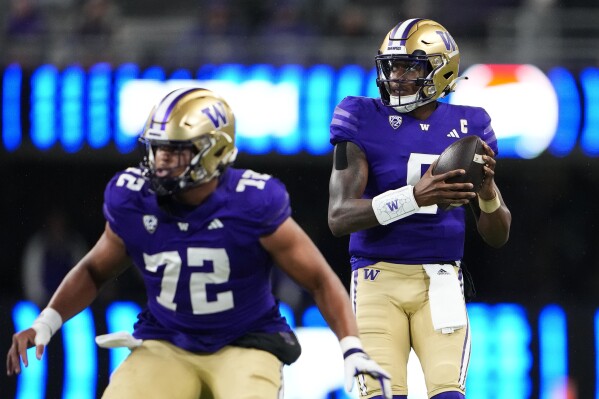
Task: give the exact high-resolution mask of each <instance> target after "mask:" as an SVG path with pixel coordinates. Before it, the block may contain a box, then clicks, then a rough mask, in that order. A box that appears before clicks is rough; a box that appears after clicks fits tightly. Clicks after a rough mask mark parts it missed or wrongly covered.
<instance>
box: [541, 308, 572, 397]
mask: <svg viewBox="0 0 599 399" xmlns="http://www.w3.org/2000/svg"><path fill="white" fill-rule="evenodd" d="M539 346H540V348H539V377H540V382H539V384H540V389H539V391H540V396H539V398H540V399H555V398H561V397H562V396H556V394H557V395H559V392H561V391H562V390H563V389H564V387H565V383H566V382H567V378H568V344H567V328H566V314H565V313H564V310H563V309H562V308H561V307H559V306H557V305H549V306H547V307H545V308H544V309H543V310H542V311H541V314H540V315H539ZM563 397H564V398H565V396H563Z"/></svg>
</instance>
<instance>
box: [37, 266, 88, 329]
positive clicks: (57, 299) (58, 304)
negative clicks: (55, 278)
mask: <svg viewBox="0 0 599 399" xmlns="http://www.w3.org/2000/svg"><path fill="white" fill-rule="evenodd" d="M98 290H99V285H98V283H97V282H96V281H95V280H94V278H93V276H92V274H91V273H90V271H89V269H88V268H86V267H84V266H83V265H81V264H79V265H77V266H76V267H75V268H73V269H72V270H71V271H70V272H69V273H68V274H67V275H66V277H65V278H64V279H63V281H62V283H61V284H60V286H59V287H58V289H57V290H56V292H55V293H54V295H53V296H52V299H50V302H49V303H48V307H50V308H52V309H54V310H56V311H57V312H58V313H59V314H60V316H61V317H62V320H63V322H66V321H67V320H68V319H70V318H72V317H73V316H75V315H76V314H78V313H79V312H81V311H82V310H83V309H85V308H86V307H88V306H89V305H90V304H91V303H92V302H93V301H94V299H95V298H96V296H97V295H98Z"/></svg>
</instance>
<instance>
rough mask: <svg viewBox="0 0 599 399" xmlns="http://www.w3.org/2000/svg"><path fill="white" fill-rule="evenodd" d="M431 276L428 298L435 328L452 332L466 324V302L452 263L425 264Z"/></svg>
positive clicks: (444, 331) (443, 331) (427, 272)
mask: <svg viewBox="0 0 599 399" xmlns="http://www.w3.org/2000/svg"><path fill="white" fill-rule="evenodd" d="M423 266H424V270H425V271H426V274H428V276H429V277H430V287H429V291H428V299H429V303H430V307H431V317H432V319H433V327H434V328H435V330H441V332H442V333H443V334H450V333H452V332H454V331H455V330H457V329H458V328H462V327H464V326H465V325H466V323H467V320H466V304H465V303H464V296H463V294H462V289H461V288H460V281H459V280H458V276H457V274H456V272H455V270H454V267H453V266H452V265H448V264H442V265H437V264H435V265H423Z"/></svg>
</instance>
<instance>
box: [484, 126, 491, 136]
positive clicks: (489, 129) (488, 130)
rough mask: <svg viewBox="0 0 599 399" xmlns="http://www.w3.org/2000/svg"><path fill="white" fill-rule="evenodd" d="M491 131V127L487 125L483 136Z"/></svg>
mask: <svg viewBox="0 0 599 399" xmlns="http://www.w3.org/2000/svg"><path fill="white" fill-rule="evenodd" d="M492 131H493V128H492V127H491V125H488V126H487V127H486V128H485V130H484V131H483V134H487V133H490V132H492Z"/></svg>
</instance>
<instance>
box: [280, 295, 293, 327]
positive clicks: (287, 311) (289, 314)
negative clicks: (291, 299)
mask: <svg viewBox="0 0 599 399" xmlns="http://www.w3.org/2000/svg"><path fill="white" fill-rule="evenodd" d="M279 312H281V316H283V317H284V318H285V320H287V324H289V326H290V327H291V328H293V329H295V315H294V314H293V309H291V306H289V305H288V304H286V303H285V302H279Z"/></svg>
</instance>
